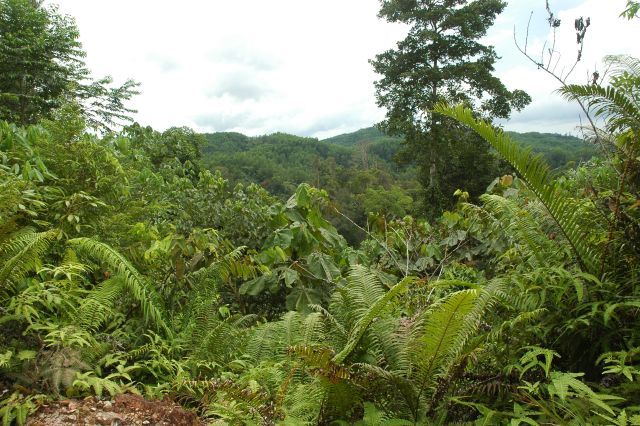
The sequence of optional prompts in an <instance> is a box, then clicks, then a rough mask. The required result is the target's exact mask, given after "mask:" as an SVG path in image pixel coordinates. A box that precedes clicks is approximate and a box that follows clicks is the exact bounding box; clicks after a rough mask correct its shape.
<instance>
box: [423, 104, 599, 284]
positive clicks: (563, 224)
mask: <svg viewBox="0 0 640 426" xmlns="http://www.w3.org/2000/svg"><path fill="white" fill-rule="evenodd" d="M435 111H436V112H438V113H440V114H443V115H446V116H448V117H451V118H454V119H456V120H458V121H460V122H461V123H462V124H464V125H466V126H468V127H470V128H471V129H473V130H474V131H476V132H477V133H478V134H479V135H480V136H482V137H483V138H484V139H485V140H486V141H487V142H489V144H490V145H491V146H492V147H493V148H495V149H496V151H498V153H499V154H500V155H502V157H503V158H504V159H505V160H507V161H508V162H509V163H510V164H511V165H512V166H513V167H514V168H515V169H516V171H517V172H518V174H519V175H520V177H521V178H522V179H523V180H524V182H525V183H526V184H527V185H528V187H529V188H530V189H531V191H533V193H534V194H535V195H536V196H537V197H538V199H539V200H540V201H541V202H542V203H543V204H544V206H545V207H546V209H547V211H548V212H549V214H550V215H551V217H552V218H553V220H554V221H555V222H556V223H557V224H558V227H559V228H560V230H561V232H562V233H563V234H564V236H565V237H566V239H567V241H568V242H569V244H570V245H571V247H572V249H573V251H574V252H575V254H576V256H577V258H578V261H579V263H580V265H581V266H582V268H583V269H584V270H585V271H586V272H589V273H591V274H594V275H598V273H599V268H598V266H599V264H600V262H599V260H600V253H601V250H598V249H597V247H595V246H594V245H592V244H589V242H588V241H587V240H588V238H585V237H586V236H587V235H589V233H590V229H588V228H586V227H584V226H583V224H582V222H581V219H582V214H581V212H582V209H581V208H580V206H579V204H578V203H577V202H575V201H574V200H571V199H569V198H568V197H566V196H564V195H563V194H562V193H561V191H560V190H559V189H558V185H557V184H556V183H555V182H554V181H553V180H552V179H551V174H550V169H549V166H548V165H547V164H546V163H545V162H544V161H543V160H542V158H541V157H540V156H536V155H533V154H532V153H531V151H530V150H524V149H522V148H520V147H519V146H518V145H517V144H516V143H515V142H513V141H512V140H511V138H510V137H509V136H508V135H507V134H505V133H504V132H503V131H501V130H499V129H496V128H494V127H493V126H492V125H491V124H489V123H488V122H486V121H484V120H479V119H476V118H475V117H474V116H473V113H472V111H471V110H470V109H469V108H465V107H464V106H462V105H459V106H456V107H449V106H446V105H442V104H441V105H438V106H437V107H436V108H435Z"/></svg>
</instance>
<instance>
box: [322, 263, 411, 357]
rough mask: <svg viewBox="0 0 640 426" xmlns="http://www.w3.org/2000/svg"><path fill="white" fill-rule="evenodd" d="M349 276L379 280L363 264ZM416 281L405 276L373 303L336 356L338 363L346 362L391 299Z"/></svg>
mask: <svg viewBox="0 0 640 426" xmlns="http://www.w3.org/2000/svg"><path fill="white" fill-rule="evenodd" d="M349 278H350V279H351V280H353V281H355V282H365V283H375V282H376V280H377V278H376V277H375V275H373V274H371V273H370V272H369V271H368V270H367V269H366V268H364V267H362V266H356V267H354V268H353V269H352V271H351V274H350V277H349ZM415 281H416V278H415V277H406V278H404V279H403V280H402V281H400V282H399V283H398V284H396V285H395V286H393V288H391V290H389V291H388V292H387V293H386V294H384V296H382V297H380V298H378V299H377V300H376V301H375V302H374V303H372V304H371V305H370V307H369V309H368V310H367V311H366V312H365V313H364V315H362V316H361V317H360V319H359V320H358V322H357V323H356V325H355V327H354V329H353V330H352V331H351V333H350V338H349V341H348V342H347V344H346V345H345V347H344V348H343V349H342V350H341V351H340V353H338V354H337V355H336V356H335V358H334V361H335V362H337V363H342V362H344V360H345V359H346V358H347V357H348V356H349V354H351V352H353V350H354V349H355V348H356V346H357V345H358V343H359V342H360V339H361V338H362V336H363V335H364V333H365V332H366V331H367V328H368V327H369V325H370V324H371V322H372V321H373V320H374V319H375V318H376V317H377V316H378V315H379V314H380V312H381V311H382V310H383V309H384V308H385V306H386V305H387V303H389V301H391V300H392V299H393V298H395V297H396V296H398V295H399V294H401V293H403V292H404V291H405V290H406V289H407V287H409V285H410V284H412V283H413V282H415ZM374 286H375V284H372V287H374Z"/></svg>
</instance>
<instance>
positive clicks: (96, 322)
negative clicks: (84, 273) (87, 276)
mask: <svg viewBox="0 0 640 426" xmlns="http://www.w3.org/2000/svg"><path fill="white" fill-rule="evenodd" d="M124 291H125V280H124V278H122V277H120V276H115V277H112V278H110V279H108V280H106V281H103V282H102V283H100V285H99V286H98V287H97V288H95V289H94V290H93V291H91V292H90V293H89V295H88V296H87V298H86V299H85V300H84V301H83V302H82V305H80V308H79V309H78V312H77V319H78V324H79V325H80V327H82V328H84V329H86V330H91V331H96V330H98V329H100V327H102V326H103V325H104V324H105V323H106V322H107V321H108V320H109V318H110V317H111V316H112V315H113V313H114V311H113V308H114V306H115V304H116V301H117V300H118V298H120V297H122V295H123V294H124Z"/></svg>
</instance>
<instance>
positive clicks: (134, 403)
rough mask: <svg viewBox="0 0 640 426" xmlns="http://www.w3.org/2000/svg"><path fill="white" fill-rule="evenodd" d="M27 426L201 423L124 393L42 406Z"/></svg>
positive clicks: (171, 406) (166, 403) (176, 408)
mask: <svg viewBox="0 0 640 426" xmlns="http://www.w3.org/2000/svg"><path fill="white" fill-rule="evenodd" d="M27 425H28V426H57V425H107V426H129V425H136V426H138V425H144V426H152V425H154V426H155V425H157V426H203V425H205V423H204V422H203V421H202V420H201V419H199V418H198V417H197V416H196V415H195V414H194V413H192V412H190V411H187V410H185V409H184V408H182V407H181V406H180V405H178V404H176V403H175V402H173V401H171V400H169V399H164V400H162V401H147V400H145V399H144V398H142V397H141V396H139V395H132V394H126V395H118V396H116V397H115V398H114V399H113V400H101V399H98V398H96V397H88V398H85V399H67V400H64V401H60V402H55V403H50V404H47V405H43V406H42V407H40V409H38V411H37V412H36V413H35V414H33V415H32V416H31V417H29V419H28V420H27Z"/></svg>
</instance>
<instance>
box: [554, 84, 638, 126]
mask: <svg viewBox="0 0 640 426" xmlns="http://www.w3.org/2000/svg"><path fill="white" fill-rule="evenodd" d="M558 91H559V93H560V94H561V95H562V96H564V97H565V98H566V99H568V100H578V101H581V102H583V103H584V104H585V105H587V106H588V108H589V109H591V110H592V111H593V113H594V115H595V116H596V117H602V118H604V119H606V128H607V130H608V131H610V132H611V133H615V132H618V131H626V130H629V129H633V130H637V129H640V106H639V105H638V104H637V102H635V101H634V100H633V99H632V98H629V97H628V96H627V95H626V94H625V91H624V90H620V89H617V88H615V87H612V86H607V87H602V86H598V85H594V84H587V85H578V84H570V85H568V86H566V87H562V88H560V89H559V90H558Z"/></svg>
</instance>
